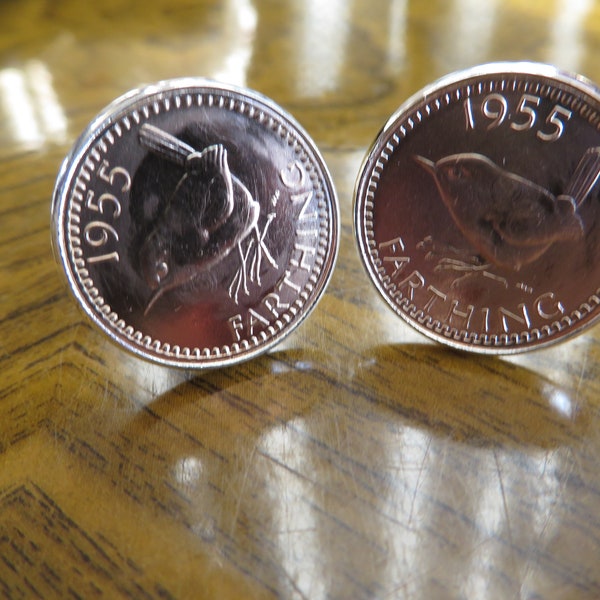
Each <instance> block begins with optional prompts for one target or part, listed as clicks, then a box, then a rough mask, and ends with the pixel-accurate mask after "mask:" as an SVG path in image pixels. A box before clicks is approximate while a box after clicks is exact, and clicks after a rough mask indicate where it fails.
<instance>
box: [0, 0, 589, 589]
mask: <svg viewBox="0 0 600 600" xmlns="http://www.w3.org/2000/svg"><path fill="white" fill-rule="evenodd" d="M0 31H1V35H0V115H1V117H0V248H1V250H2V251H1V252H0V324H1V325H0V361H1V369H2V371H1V372H2V375H1V379H0V419H1V420H0V597H3V598H55V597H56V598H71V597H73V598H96V597H100V596H103V597H107V598H121V597H130V598H163V599H164V598H223V599H228V598H232V599H233V598H236V599H238V598H244V599H246V598H270V597H280V598H307V599H311V600H312V599H320V598H337V599H348V598H415V599H437V598H469V599H471V598H476V599H481V598H486V599H487V598H493V599H496V598H497V599H506V598H523V599H531V600H533V599H540V598H557V599H558V598H560V599H584V598H590V599H591V598H598V597H600V328H595V329H592V330H590V331H589V332H587V333H585V334H584V335H582V336H580V337H578V338H576V339H573V340H572V341H570V342H568V343H566V344H563V345H558V346H555V347H552V348H548V349H546V350H541V351H538V352H534V353H529V354H524V355H519V356H515V357H511V358H485V357H477V356H471V355H464V354H459V353H456V352H452V351H449V350H447V349H445V348H442V347H440V346H437V345H435V344H432V343H430V342H428V341H427V340H426V339H424V338H423V337H421V336H420V335H418V334H416V333H414V332H413V331H412V330H411V329H410V328H409V327H408V326H406V325H404V324H403V323H401V322H400V321H399V320H398V319H397V317H395V315H393V314H392V313H391V311H389V309H388V308H387V307H386V306H385V305H384V303H383V302H382V301H381V300H380V298H379V296H378V294H377V293H376V291H375V290H374V288H373V287H372V286H371V284H370V282H369V281H368V279H367V276H366V275H365V273H364V271H363V268H362V266H361V264H360V261H359V258H358V255H357V251H356V249H355V244H354V236H353V232H352V190H353V185H354V180H355V177H356V174H357V170H358V168H359V165H360V162H361V160H362V157H363V155H364V153H365V150H366V148H367V146H368V145H369V144H370V142H371V141H372V139H373V138H374V136H375V135H376V133H377V131H378V130H379V128H380V127H381V126H382V124H383V123H384V121H385V120H386V118H387V117H388V116H389V115H390V114H391V113H392V111H393V110H394V109H395V108H396V107H397V106H398V105H399V104H400V103H401V102H402V101H403V100H404V99H406V98H407V97H408V96H409V95H410V94H412V93H413V92H415V91H416V90H418V89H419V88H421V87H422V86H423V85H425V84H426V83H428V82H430V81H433V80H434V79H436V78H437V77H439V76H441V75H443V74H445V73H447V72H450V71H454V70H457V69H460V68H465V67H468V66H471V65H473V64H477V63H482V62H489V61H493V60H501V59H502V60H520V59H529V60H539V61H544V62H552V63H556V64H557V65H559V66H560V67H563V68H566V69H573V70H576V71H579V72H582V73H584V74H585V75H587V76H588V77H590V78H592V79H594V80H596V81H600V62H599V61H598V56H600V1H593V0H591V1H589V2H578V3H574V2H567V1H559V0H556V1H555V2H550V3H548V2H524V1H518V0H504V1H503V2H499V1H497V0H494V1H491V0H489V1H486V2H481V1H479V0H462V1H458V0H454V1H446V0H433V1H428V2H422V1H421V2H418V1H416V0H414V1H406V0H397V1H393V0H389V1H384V0H381V1H379V0H349V1H346V2H345V1H343V0H342V1H340V0H335V1H334V0H328V1H327V2H317V1H315V0H312V1H307V0H280V1H276V0H255V1H253V0H227V1H223V2H219V1H218V0H206V1H203V2H193V1H191V0H185V1H181V2H172V1H170V0H145V1H138V0H128V1H125V0H104V1H103V2H94V3H83V2H76V1H75V0H64V1H62V2H42V1H40V0H21V1H19V2H16V1H13V2H3V3H2V4H1V5H0ZM186 75H202V76H208V77H212V78H218V79H221V80H225V81H229V82H232V83H235V84H239V85H245V86H248V87H251V88H253V89H256V90H258V91H260V92H262V93H264V94H266V95H267V96H270V97H271V98H273V99H274V100H275V101H276V102H278V103H279V104H281V105H282V106H283V107H285V108H286V109H287V110H289V111H290V112H292V113H293V114H294V115H295V117H296V118H297V119H298V120H299V121H300V122H301V123H302V124H303V125H304V127H305V128H306V129H307V130H308V131H309V132H310V133H311V135H312V136H313V137H314V139H315V141H316V143H317V144H318V146H319V147H320V149H321V150H322V152H323V154H324V156H325V159H326V161H327V162H328V165H329V167H330V170H331V172H332V175H333V178H334V180H335V183H336V186H337V190H338V193H339V198H340V203H341V215H342V236H341V248H340V255H339V260H338V264H337V268H336V271H335V274H334V276H333V279H332V281H331V284H330V286H329V288H328V290H327V293H326V294H325V296H324V298H323V299H322V301H321V302H320V304H319V306H318V307H317V308H316V310H315V311H314V312H313V314H312V315H311V317H310V318H309V319H308V320H307V321H306V322H305V323H304V324H303V325H302V326H301V327H300V328H299V329H298V330H296V331H295V332H294V333H293V334H292V335H291V336H289V337H288V338H287V339H286V341H285V342H284V343H282V344H281V345H280V346H278V347H277V348H276V349H274V350H273V351H271V352H270V353H268V354H267V355H265V356H263V357H260V358H258V359H255V360H253V361H250V362H247V363H244V364H242V365H240V366H236V367H232V368H228V369H223V370H219V371H212V372H203V373H192V372H182V371H176V370H169V369H166V368H159V367H156V366H152V365H150V364H146V363H143V362H141V361H140V360H138V359H136V358H134V357H132V356H129V355H127V354H125V353H123V352H122V351H121V350H120V349H118V348H116V347H115V346H113V344H112V343H111V342H109V341H108V340H107V339H105V337H103V336H102V335H101V334H100V333H99V332H98V331H97V330H95V329H94V328H92V327H91V326H90V324H89V323H88V321H87V320H86V318H85V317H84V316H83V315H82V313H81V312H80V310H79V309H78V308H77V306H76V305H75V303H74V302H73V301H72V299H71V297H70V296H69V293H68V292H67V290H66V288H65V286H64V285H63V281H62V280H61V276H60V274H59V271H58V270H57V267H56V265H55V263H54V261H53V258H52V253H51V248H50V229H49V210H50V198H51V194H52V189H53V186H54V180H55V176H56V173H57V170H58V167H59V164H60V161H61V159H62V157H63V156H64V155H65V153H66V152H67V150H68V148H69V147H70V145H71V144H72V142H73V140H74V139H75V137H76V136H77V135H78V134H79V132H80V131H81V130H82V129H83V127H84V126H85V125H86V124H87V123H88V122H89V120H90V119H91V118H92V117H93V116H94V115H95V114H96V113H97V112H99V110H100V109H101V108H103V107H104V106H105V105H106V104H107V103H108V102H109V101H110V100H112V99H113V98H114V97H116V96H118V95H120V94H121V93H123V92H125V91H126V90H128V89H131V88H133V87H136V86H139V85H140V84H142V83H146V82H153V81H156V80H159V79H165V78H172V77H178V76H186Z"/></svg>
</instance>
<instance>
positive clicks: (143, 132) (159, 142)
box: [139, 123, 195, 166]
mask: <svg viewBox="0 0 600 600" xmlns="http://www.w3.org/2000/svg"><path fill="white" fill-rule="evenodd" d="M139 138H140V143H141V144H142V146H145V147H146V148H148V150H150V151H152V152H154V153H155V154H158V156H161V157H163V158H166V159H167V160H170V161H171V162H174V163H175V164H178V165H180V166H183V165H185V161H186V159H187V157H188V156H189V155H190V154H192V153H193V152H195V150H194V149H193V148H192V147H191V146H189V145H188V144H186V143H185V142H182V141H181V140H178V139H177V138H176V137H174V136H172V135H171V134H169V133H167V132H165V131H163V130H162V129H159V128H158V127H154V126H153V125H149V124H148V123H145V124H144V125H142V128H141V129H140V133H139Z"/></svg>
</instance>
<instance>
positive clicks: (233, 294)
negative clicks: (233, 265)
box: [227, 239, 254, 304]
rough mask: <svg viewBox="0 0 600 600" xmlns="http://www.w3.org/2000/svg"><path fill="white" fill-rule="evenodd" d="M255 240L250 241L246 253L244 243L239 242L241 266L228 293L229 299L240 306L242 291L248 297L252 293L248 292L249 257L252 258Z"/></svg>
mask: <svg viewBox="0 0 600 600" xmlns="http://www.w3.org/2000/svg"><path fill="white" fill-rule="evenodd" d="M253 243H254V240H252V239H251V240H250V243H249V244H248V247H247V248H246V252H244V251H243V249H242V242H238V244H237V248H238V253H239V255H240V263H241V264H240V266H239V267H238V269H237V271H236V272H235V275H234V276H233V279H232V280H231V283H230V284H229V288H228V290H227V291H228V293H229V297H230V298H231V299H232V300H233V301H234V302H235V303H236V304H238V298H239V294H240V290H243V292H244V294H246V296H248V295H249V294H250V291H249V290H248V266H247V265H248V257H249V256H250V250H251V249H252V246H253Z"/></svg>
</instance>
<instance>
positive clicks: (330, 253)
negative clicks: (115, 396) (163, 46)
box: [52, 79, 339, 367]
mask: <svg viewBox="0 0 600 600" xmlns="http://www.w3.org/2000/svg"><path fill="white" fill-rule="evenodd" d="M52 213H53V230H54V245H55V248H56V250H57V255H58V257H59V261H60V263H61V264H62V267H63V268H64V271H65V273H66V276H67V279H68V283H69V286H70V288H71V290H72V292H73V293H74V295H75V297H76V299H77V300H78V302H79V303H80V304H81V306H82V307H83V308H84V310H85V312H86V313H87V314H88V316H89V317H90V318H91V319H92V321H94V323H96V325H98V327H99V328H100V329H101V330H103V331H104V332H105V333H106V334H107V335H108V336H110V338H112V339H113V340H114V341H116V342H117V343H119V344H120V345H121V346H123V347H125V348H126V349H127V350H130V351H132V352H133V353H135V354H137V355H139V356H142V357H144V358H148V359H151V360H154V361H156V362H158V363H162V364H165V365H171V366H177V367H217V366H223V365H228V364H231V363H236V362H238V361H241V360H244V359H248V358H250V357H253V356H255V355H257V354H259V353H261V352H263V351H265V350H266V349H268V348H270V347H272V346H273V345H274V344H275V343H277V342H279V341H280V340H281V339H282V338H283V337H284V336H285V335H286V334H288V333H290V332H291V331H292V330H293V329H294V328H295V327H296V326H297V325H298V324H299V323H300V322H301V321H302V320H303V318H304V317H305V316H306V315H307V314H308V313H309V312H310V310H311V309H312V308H313V307H314V306H315V303H316V302H317V300H318V299H319V297H320V296H321V295H322V293H323V291H324V289H325V286H326V284H327V282H328V280H329V277H330V274H331V271H332V268H333V264H334V261H335V258H336V253H337V246H338V228H339V216H338V204H337V199H336V195H335V191H334V187H333V184H332V181H331V178H330V176H329V173H328V171H327V168H326V166H325V164H324V162H323V159H322V158H321V156H320V154H319V152H318V150H317V149H316V147H315V145H314V143H313V142H312V141H311V140H310V138H309V137H308V135H307V134H306V132H305V131H304V130H303V129H302V128H301V127H300V125H299V124H298V123H297V122H296V121H295V120H294V119H293V118H292V117H291V116H290V115H288V114H287V113H285V112H284V111H283V110H282V109H281V108H279V107H278V106H277V105H276V104H274V103H273V102H272V101H270V100H268V99H267V98H265V97H263V96H261V95H259V94H257V93H255V92H251V91H248V90H241V89H237V88H234V87H230V86H226V85H221V84H217V83H214V82H210V81H206V80H197V79H185V80H172V81H166V82H161V83H159V84H156V85H153V86H150V87H146V88H144V89H140V90H135V91H133V92H131V93H129V94H126V95H125V96H123V97H121V98H119V99H118V100H116V101H115V102H114V103H113V104H111V105H110V106H108V107H107V108H106V109H105V110H104V111H103V112H102V113H101V114H100V115H99V116H98V117H96V119H94V121H93V122H92V123H91V124H90V125H89V127H88V128H87V129H86V131H85V132H84V133H83V135H82V136H81V137H80V138H79V140H78V141H77V142H76V144H75V146H74V147H73V149H72V151H71V153H70V154H69V155H68V156H67V158H66V160H65V162H64V164H63V166H62V168H61V170H60V173H59V176H58V180H57V184H56V188H55V192H54V198H53V203H52Z"/></svg>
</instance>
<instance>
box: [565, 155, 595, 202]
mask: <svg viewBox="0 0 600 600" xmlns="http://www.w3.org/2000/svg"><path fill="white" fill-rule="evenodd" d="M598 181H600V146H597V147H595V148H588V149H587V150H586V152H585V154H584V155H583V156H582V157H581V160H580V161H579V163H578V165H577V168H576V169H575V172H574V173H573V175H572V177H571V179H570V180H569V184H568V185H567V189H566V190H565V191H564V195H565V196H570V197H571V198H573V200H575V205H576V207H579V206H580V205H581V204H582V203H583V202H584V201H585V199H586V198H587V197H588V196H589V194H590V192H591V191H592V190H593V189H594V187H595V185H596V184H597V183H598Z"/></svg>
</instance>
